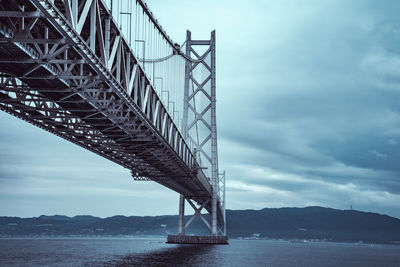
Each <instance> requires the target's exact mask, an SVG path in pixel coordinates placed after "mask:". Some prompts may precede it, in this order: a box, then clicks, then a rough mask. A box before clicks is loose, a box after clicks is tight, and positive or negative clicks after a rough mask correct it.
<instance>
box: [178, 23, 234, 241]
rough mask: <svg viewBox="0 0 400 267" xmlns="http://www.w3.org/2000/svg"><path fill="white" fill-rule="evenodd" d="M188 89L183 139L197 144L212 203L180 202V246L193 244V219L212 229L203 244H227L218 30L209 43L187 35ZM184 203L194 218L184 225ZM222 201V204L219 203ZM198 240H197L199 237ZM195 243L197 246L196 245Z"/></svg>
mask: <svg viewBox="0 0 400 267" xmlns="http://www.w3.org/2000/svg"><path fill="white" fill-rule="evenodd" d="M185 46H186V48H185V55H186V58H190V59H191V60H186V66H185V85H184V99H183V108H184V109H183V120H182V131H183V136H184V138H185V139H186V140H188V141H189V142H190V143H192V144H194V154H195V157H196V160H197V162H198V163H199V166H198V167H197V168H199V169H201V170H203V172H204V173H205V174H206V176H207V178H208V179H209V181H210V183H211V185H212V195H211V199H207V200H205V201H206V202H205V203H203V204H202V205H201V206H200V207H199V208H198V207H196V206H194V204H193V203H192V202H191V201H190V198H189V197H188V196H184V195H180V198H179V224H178V234H179V236H178V237H179V240H180V241H179V242H177V243H192V241H193V240H191V239H193V238H191V237H186V238H185V228H186V227H187V226H188V224H190V222H191V221H192V220H193V219H194V217H196V216H199V217H200V218H201V219H202V220H203V222H204V223H205V224H206V225H207V226H208V227H209V229H210V236H211V238H210V239H207V238H206V237H202V239H203V241H202V242H204V243H213V244H218V243H226V242H227V239H226V230H225V203H224V202H225V184H224V179H225V174H224V175H223V176H222V177H221V179H223V180H221V182H222V183H223V187H222V188H220V177H219V173H218V147H217V121H216V77H215V76H216V75H215V74H216V71H215V69H216V68H215V67H216V66H215V65H216V64H215V63H216V62H215V30H214V31H212V32H211V38H210V40H193V39H192V36H191V32H190V31H189V30H188V31H187V32H186V45H185ZM185 200H187V201H188V202H189V204H190V205H191V206H192V207H193V208H194V210H195V214H194V215H193V216H192V218H191V219H190V220H189V221H188V223H186V224H185V222H184V212H185ZM219 201H220V203H219ZM208 202H210V204H211V210H210V223H208V222H207V220H206V219H205V218H204V217H203V215H202V214H201V209H202V208H203V207H204V206H205V205H206V203H208ZM218 207H220V208H222V209H223V216H224V224H222V225H218V218H217V210H218ZM196 238H197V239H198V237H196ZM197 239H196V240H197ZM193 243H196V241H195V242H193Z"/></svg>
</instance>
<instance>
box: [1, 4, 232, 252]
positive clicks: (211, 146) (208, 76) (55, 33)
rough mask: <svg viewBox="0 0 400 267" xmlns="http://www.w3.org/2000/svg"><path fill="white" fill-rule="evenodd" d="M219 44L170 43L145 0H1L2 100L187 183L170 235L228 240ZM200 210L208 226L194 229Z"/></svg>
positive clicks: (116, 157) (126, 162)
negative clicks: (188, 210) (200, 232)
mask: <svg viewBox="0 0 400 267" xmlns="http://www.w3.org/2000/svg"><path fill="white" fill-rule="evenodd" d="M215 46H216V38H215V31H213V32H211V35H210V38H209V39H207V40H195V39H192V37H191V32H190V31H187V33H186V39H185V40H184V42H182V43H181V44H177V43H175V42H173V41H172V39H171V38H170V37H169V36H168V34H167V33H166V31H165V30H164V29H163V28H162V26H161V25H160V23H159V22H158V21H157V19H156V18H155V16H154V15H153V13H152V12H151V11H150V9H149V8H148V6H147V4H146V3H144V2H143V1H141V0H132V1H121V0H114V1H112V0H108V1H106V0H3V1H0V109H1V110H3V111H5V112H7V113H9V114H11V115H13V116H15V117H18V118H20V119H23V120H25V121H27V122H29V123H31V124H33V125H36V126H37V127H40V128H42V129H44V130H46V131H48V132H50V133H53V134H55V135H57V136H59V137H61V138H64V139H66V140H68V141H69V142H71V143H74V144H76V145H79V146H81V147H83V148H85V149H87V150H89V151H91V152H93V153H96V154H98V155H100V156H102V157H104V158H106V159H109V160H111V161H113V162H115V163H117V164H119V165H121V166H123V167H125V168H127V169H129V170H130V172H131V174H132V177H133V179H134V180H135V181H154V182H157V183H159V184H161V185H163V186H165V187H167V188H169V189H171V190H174V191H175V192H177V193H179V222H178V225H179V226H178V234H177V235H171V236H169V237H168V242H171V243H212V244H218V243H227V237H226V230H225V228H226V218H225V172H223V173H220V172H219V170H218V150H217V125H216V75H215ZM186 202H187V203H189V204H190V206H191V207H193V209H194V214H193V216H192V217H190V219H189V220H187V221H185V216H184V213H185V203H186ZM203 209H204V210H205V211H207V212H208V213H209V214H210V216H209V218H210V219H207V218H208V217H206V216H204V215H203V214H202V210H203ZM196 217H198V218H200V219H201V220H202V221H203V222H204V223H205V225H206V226H207V227H208V228H209V229H210V235H209V236H203V237H193V236H188V235H185V229H186V228H187V227H188V226H189V225H190V223H191V222H192V221H193V220H194V219H195V218H196Z"/></svg>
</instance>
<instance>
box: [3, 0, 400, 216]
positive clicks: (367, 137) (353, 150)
mask: <svg viewBox="0 0 400 267" xmlns="http://www.w3.org/2000/svg"><path fill="white" fill-rule="evenodd" d="M147 3H148V5H149V7H150V8H151V9H152V10H153V12H154V14H155V15H156V17H157V18H158V20H159V21H160V22H161V24H162V25H163V27H164V28H165V29H166V31H167V32H168V33H169V34H170V36H171V37H172V38H173V39H174V40H176V41H177V42H182V41H183V40H184V38H185V31H186V29H190V30H191V31H192V37H193V38H195V39H205V38H208V37H209V34H210V31H211V30H213V29H216V34H217V97H218V102H217V103H218V104H217V109H218V115H217V117H218V136H219V139H218V142H219V143H218V145H219V159H220V169H221V170H222V169H225V170H226V172H227V177H226V178H227V207H228V208H230V209H245V208H246V209H247V208H250V209H258V208H264V207H282V206H297V207H303V206H308V205H320V206H328V207H333V208H340V209H348V208H350V205H352V206H353V208H355V209H360V210H364V211H374V212H379V213H387V214H389V215H392V216H396V217H400V206H399V204H398V203H400V163H399V159H400V149H399V146H400V17H399V16H398V10H399V8H400V2H398V1H367V0H359V1H345V0H342V1H337V0H336V1H333V0H332V1H321V0H314V1H311V0H310V1H294V0H293V1H250V2H249V1H248V2H245V1H211V0H210V1H175V0H173V1H165V0H164V1H161V0H151V1H150V0H149V1H147ZM0 123H1V125H2V127H1V128H0V160H1V162H0V214H1V215H18V216H37V215H40V214H54V213H58V214H67V215H76V214H93V215H98V216H110V215H115V214H124V215H131V214H135V215H155V214H176V213H177V212H178V195H177V194H176V193H174V192H172V191H169V190H167V189H164V188H162V187H161V186H159V185H157V184H155V183H151V182H147V183H144V182H143V183H141V182H133V181H132V179H131V177H130V175H129V172H128V171H127V170H124V169H123V168H122V167H119V166H117V165H115V164H114V163H111V162H108V161H106V160H105V159H102V158H100V157H98V156H96V155H94V154H91V153H89V152H87V151H85V150H83V149H81V148H79V147H77V146H75V145H72V144H69V143H67V142H66V141H64V140H61V139H59V138H57V137H55V136H52V135H50V134H48V133H45V132H43V131H42V130H40V129H37V128H35V127H33V126H30V125H28V124H27V123H25V122H23V121H20V120H18V119H16V118H13V117H11V116H9V115H7V114H5V113H0Z"/></svg>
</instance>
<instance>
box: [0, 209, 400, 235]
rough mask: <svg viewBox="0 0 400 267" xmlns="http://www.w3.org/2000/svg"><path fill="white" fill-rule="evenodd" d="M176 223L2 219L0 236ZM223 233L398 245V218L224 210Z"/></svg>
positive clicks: (168, 228)
mask: <svg viewBox="0 0 400 267" xmlns="http://www.w3.org/2000/svg"><path fill="white" fill-rule="evenodd" d="M206 217H207V216H206ZM188 219H189V216H187V217H186V220H188ZM177 221H178V216H176V215H166V216H145V217H140V216H130V217H126V216H113V217H109V218H104V219H102V218H98V217H93V216H88V215H81V216H75V217H67V216H63V215H54V216H44V215H42V216H40V217H37V218H19V217H0V237H10V236H118V235H134V236H148V235H167V234H175V233H176V230H177ZM187 233H188V234H191V233H192V234H197V235H202V234H203V235H206V234H208V231H207V229H206V228H205V226H204V224H203V223H202V222H201V220H199V219H198V220H195V221H194V222H193V224H192V225H190V227H189V228H188V229H187ZM227 233H228V235H229V237H230V238H236V237H259V238H284V239H319V240H327V241H344V242H357V241H363V242H372V243H400V220H399V219H397V218H393V217H390V216H387V215H381V214H377V213H371V212H361V211H356V210H337V209H330V208H323V207H307V208H279V209H269V208H266V209H262V210H227Z"/></svg>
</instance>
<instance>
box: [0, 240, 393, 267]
mask: <svg viewBox="0 0 400 267" xmlns="http://www.w3.org/2000/svg"><path fill="white" fill-rule="evenodd" d="M229 242H230V244H229V245H214V246H212V245H176V244H166V243H165V238H10V239H8V238H3V239H0V266H246V267H250V266H400V246H398V245H378V244H358V243H357V244H352V243H332V242H290V241H279V240H229Z"/></svg>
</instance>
